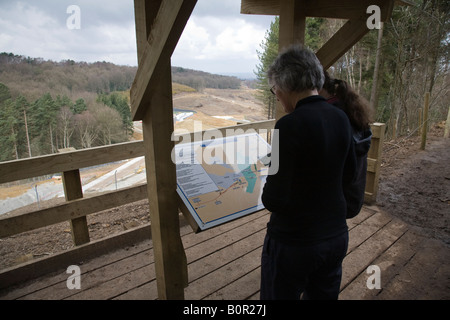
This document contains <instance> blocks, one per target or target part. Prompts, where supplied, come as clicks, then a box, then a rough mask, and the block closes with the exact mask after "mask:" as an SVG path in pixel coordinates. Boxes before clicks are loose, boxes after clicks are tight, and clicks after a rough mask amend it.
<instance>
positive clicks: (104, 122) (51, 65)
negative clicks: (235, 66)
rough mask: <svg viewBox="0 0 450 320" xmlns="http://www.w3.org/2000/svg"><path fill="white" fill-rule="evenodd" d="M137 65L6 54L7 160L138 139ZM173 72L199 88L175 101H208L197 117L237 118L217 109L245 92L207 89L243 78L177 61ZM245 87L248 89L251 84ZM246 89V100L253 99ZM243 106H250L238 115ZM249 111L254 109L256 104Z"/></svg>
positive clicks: (1, 142)
mask: <svg viewBox="0 0 450 320" xmlns="http://www.w3.org/2000/svg"><path fill="white" fill-rule="evenodd" d="M136 70H137V68H136V67H130V66H118V65H114V64H112V63H108V62H95V63H86V62H75V61H73V60H65V61H60V62H55V61H51V60H43V59H41V58H31V57H24V56H18V55H14V54H12V53H0V161H8V160H14V159H22V158H26V157H30V156H38V155H43V154H49V153H55V152H58V150H59V149H65V148H70V147H72V148H75V149H82V148H90V147H95V146H101V145H108V144H114V143H118V142H124V141H128V140H130V139H133V138H134V139H135V138H138V139H139V138H140V135H139V133H138V134H137V135H136V134H134V133H133V123H132V121H131V112H130V105H129V90H130V87H131V85H132V83H133V80H134V77H135V74H136ZM172 79H173V82H174V85H173V88H172V91H173V94H174V95H178V94H184V95H186V94H187V95H192V96H189V97H186V96H185V97H184V98H183V99H182V101H183V103H182V104H181V105H180V102H181V100H180V101H178V103H175V105H174V106H175V108H181V109H184V108H185V107H189V106H199V105H202V106H204V107H203V108H202V110H196V112H194V113H195V114H196V120H199V119H200V120H203V121H205V120H207V119H208V120H214V121H213V124H212V126H220V125H221V124H225V125H230V124H233V122H230V121H228V122H226V121H219V120H218V119H213V118H212V116H223V115H229V114H230V111H231V109H233V108H234V107H235V106H233V104H235V103H234V101H235V100H236V99H237V100H239V99H240V98H239V97H234V98H233V97H232V96H233V94H231V98H230V97H227V98H226V99H225V100H224V99H223V98H220V99H217V98H216V97H217V96H220V95H221V94H215V96H214V97H213V96H209V94H208V93H207V90H225V89H226V90H237V91H239V90H241V83H242V82H241V80H239V79H238V78H236V77H228V76H221V75H215V74H210V73H207V72H202V71H196V70H190V69H185V68H181V67H172ZM244 90H246V92H247V91H248V89H247V87H246V86H245V88H244ZM246 92H244V93H243V94H244V95H246V97H245V98H244V100H249V99H250V100H253V97H252V96H253V94H250V96H248V95H247V93H246ZM235 93H236V92H235ZM236 94H237V95H239V93H236ZM228 95H229V96H230V94H228ZM241 96H242V94H241ZM191 98H192V99H191ZM197 98H201V101H200V102H199V101H197V100H196V99H197ZM224 102H225V103H224ZM244 102H245V101H244ZM252 103H256V104H258V102H256V101H254V102H252ZM218 104H219V105H220V107H221V108H222V109H228V110H227V111H225V110H219V111H217V110H216V111H214V114H211V110H210V111H209V112H208V108H209V106H211V107H215V106H217V105H218ZM228 105H230V108H228ZM246 105H247V104H246V103H244V108H245V107H246ZM239 108H241V109H242V105H241V106H239ZM257 109H260V106H259V105H258V106H257ZM205 110H206V112H205ZM197 111H198V112H197ZM203 112H205V114H207V116H206V117H205V116H202V114H203ZM236 113H237V114H245V113H246V112H245V111H243V110H238V111H236V112H234V111H233V113H232V114H236ZM257 113H259V111H258V112H257ZM249 114H255V110H254V108H253V109H252V110H249ZM241 116H242V119H243V118H245V116H244V115H241ZM253 118H254V117H253ZM239 119H241V118H239ZM209 122H211V121H209ZM235 123H236V122H234V124H235Z"/></svg>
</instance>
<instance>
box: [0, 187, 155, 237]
mask: <svg viewBox="0 0 450 320" xmlns="http://www.w3.org/2000/svg"><path fill="white" fill-rule="evenodd" d="M146 197H147V185H146V184H144V185H140V186H136V187H130V188H126V189H123V190H119V191H114V192H109V193H106V194H102V195H100V196H95V197H90V198H80V199H76V200H73V201H68V202H66V203H63V204H60V205H57V206H54V207H50V208H46V209H41V210H37V211H33V212H29V213H23V214H20V215H16V216H11V217H5V218H1V219H0V238H4V237H9V236H11V235H15V234H19V233H22V232H26V231H30V230H35V229H38V228H42V227H46V226H50V225H52V224H56V223H60V222H64V221H67V220H71V219H74V218H75V219H76V218H80V217H84V216H86V215H89V214H91V213H95V212H99V211H102V210H107V209H110V208H115V207H118V206H120V205H123V204H126V203H131V202H135V201H138V200H142V199H145V198H146Z"/></svg>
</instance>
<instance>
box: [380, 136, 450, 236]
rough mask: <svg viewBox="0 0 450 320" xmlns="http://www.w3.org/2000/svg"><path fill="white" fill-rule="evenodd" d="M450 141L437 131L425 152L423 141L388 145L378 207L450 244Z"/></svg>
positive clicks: (384, 154)
mask: <svg viewBox="0 0 450 320" xmlns="http://www.w3.org/2000/svg"><path fill="white" fill-rule="evenodd" d="M449 164H450V139H445V138H443V132H442V129H440V128H434V129H433V130H432V131H431V132H430V134H429V138H428V140H427V145H426V148H425V150H420V139H419V137H411V138H408V139H400V140H398V141H391V142H386V143H385V146H384V150H383V163H382V170H381V177H380V184H379V193H378V198H377V204H378V205H379V206H380V207H381V208H382V209H384V210H385V211H387V212H389V213H390V214H392V215H394V216H396V217H398V218H400V219H401V220H403V221H405V222H407V223H409V224H411V225H412V226H414V227H415V228H418V229H421V230H422V231H423V232H424V233H425V234H426V235H427V236H429V237H432V238H435V239H439V240H441V241H443V242H445V243H446V244H450V230H449V225H448V220H449V218H450V165H449Z"/></svg>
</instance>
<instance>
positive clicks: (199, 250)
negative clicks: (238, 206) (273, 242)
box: [116, 212, 268, 300]
mask: <svg viewBox="0 0 450 320" xmlns="http://www.w3.org/2000/svg"><path fill="white" fill-rule="evenodd" d="M266 213H267V212H266ZM267 219H268V215H267V214H262V213H261V212H260V213H257V214H254V215H249V216H246V217H244V218H242V219H241V220H242V221H241V224H239V223H238V222H237V221H233V222H230V223H228V224H225V225H222V226H220V227H217V228H214V229H209V230H207V231H205V232H202V233H200V234H198V235H196V234H193V233H189V234H187V235H185V236H183V237H182V238H183V244H184V247H185V250H186V256H187V257H188V259H189V265H188V267H189V280H190V282H192V281H193V280H197V279H200V278H202V277H203V276H204V275H206V274H208V273H210V272H213V271H214V270H216V269H218V268H220V267H221V266H222V265H223V264H225V263H228V262H231V261H233V260H234V259H236V257H238V256H242V255H244V254H245V253H246V252H249V251H251V250H252V249H251V248H256V247H257V246H261V245H262V236H263V235H264V233H265V225H266V224H267ZM248 227H250V228H248ZM261 230H262V231H261ZM152 280H153V279H147V280H146V282H143V283H142V284H140V285H139V286H137V288H134V289H132V290H130V291H128V292H126V293H124V294H122V295H120V296H117V297H116V299H120V300H128V299H146V300H147V299H149V300H153V299H156V298H157V290H156V283H155V282H154V281H152Z"/></svg>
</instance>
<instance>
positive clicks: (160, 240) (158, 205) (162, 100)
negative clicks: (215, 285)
mask: <svg viewBox="0 0 450 320" xmlns="http://www.w3.org/2000/svg"><path fill="white" fill-rule="evenodd" d="M165 66H166V68H165V71H164V72H162V73H160V74H159V83H158V85H157V86H156V87H155V88H154V89H155V90H156V92H157V94H154V95H153V96H152V101H151V102H150V105H151V106H153V108H152V107H150V108H148V109H147V110H146V112H145V114H144V118H143V121H142V128H143V133H144V141H145V146H146V151H145V153H146V156H145V166H146V173H147V186H148V197H149V205H150V220H151V226H152V235H153V241H154V247H155V249H154V250H155V256H156V275H157V280H158V293H159V298H160V299H183V297H184V287H185V285H187V266H186V256H185V253H184V249H183V245H182V243H181V238H180V233H179V232H180V231H179V222H178V203H177V201H175V199H177V193H176V170H175V164H174V163H173V162H172V159H171V153H172V149H173V147H174V143H173V142H172V141H171V135H172V132H173V114H172V89H171V86H172V82H171V68H170V61H169V60H168V61H166V64H165Z"/></svg>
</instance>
